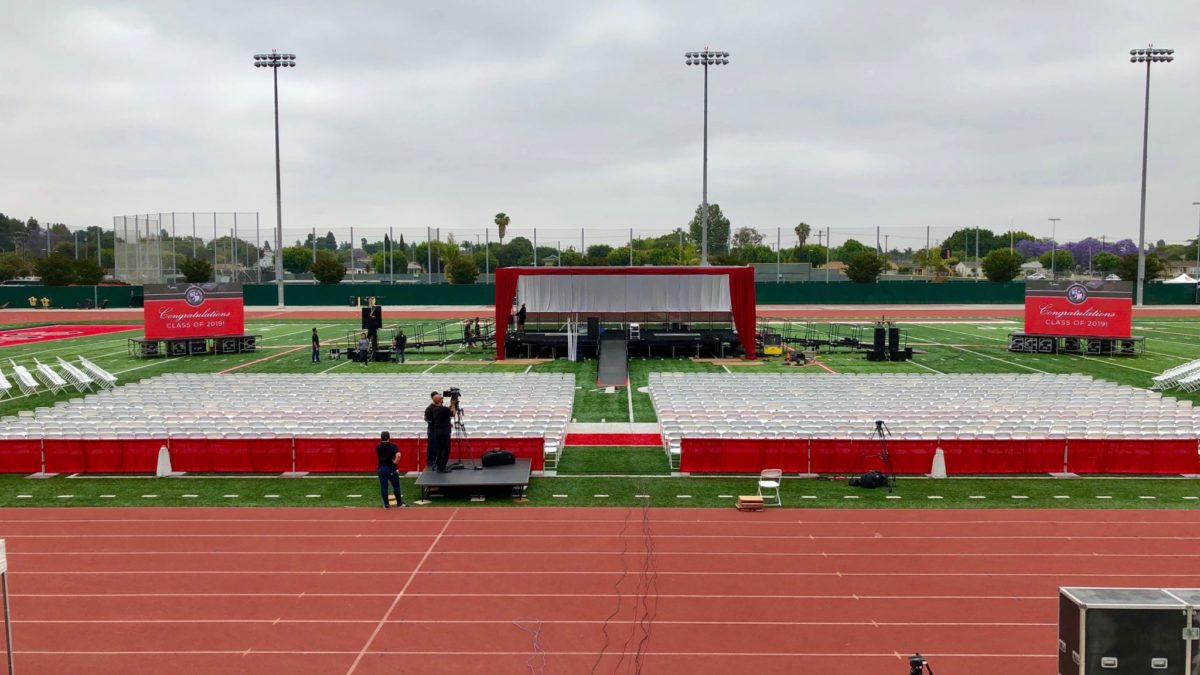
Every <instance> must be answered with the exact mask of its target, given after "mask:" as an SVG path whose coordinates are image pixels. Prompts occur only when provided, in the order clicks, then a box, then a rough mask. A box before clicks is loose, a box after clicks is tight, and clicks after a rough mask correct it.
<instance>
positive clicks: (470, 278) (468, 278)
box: [446, 255, 479, 284]
mask: <svg viewBox="0 0 1200 675" xmlns="http://www.w3.org/2000/svg"><path fill="white" fill-rule="evenodd" d="M446 276H448V277H449V278H450V283H452V284H473V283H475V280H476V279H478V278H479V268H478V267H476V266H475V259H474V258H470V257H467V256H465V255H460V256H459V257H457V258H455V259H454V260H452V261H450V265H449V266H448V267H447V268H446Z"/></svg>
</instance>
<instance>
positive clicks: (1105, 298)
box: [1025, 281, 1133, 338]
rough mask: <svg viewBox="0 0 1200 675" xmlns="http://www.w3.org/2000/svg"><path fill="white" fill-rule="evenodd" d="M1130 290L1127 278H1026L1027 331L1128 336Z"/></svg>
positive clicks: (1131, 303) (1083, 335) (1130, 311)
mask: <svg viewBox="0 0 1200 675" xmlns="http://www.w3.org/2000/svg"><path fill="white" fill-rule="evenodd" d="M1131 290H1132V289H1131V288H1130V284H1129V282H1127V281H1089V282H1036V281H1029V282H1026V287H1025V333H1027V334H1029V335H1071V336H1080V337H1110V338H1123V337H1129V336H1130V334H1131V333H1132V331H1133V297H1132V292H1131Z"/></svg>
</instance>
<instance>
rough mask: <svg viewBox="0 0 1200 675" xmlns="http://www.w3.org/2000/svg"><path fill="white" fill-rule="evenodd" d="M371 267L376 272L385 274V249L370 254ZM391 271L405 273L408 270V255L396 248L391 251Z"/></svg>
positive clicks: (386, 255) (386, 264)
mask: <svg viewBox="0 0 1200 675" xmlns="http://www.w3.org/2000/svg"><path fill="white" fill-rule="evenodd" d="M371 267H372V269H374V270H375V273H376V274H387V273H388V272H389V269H388V254H387V251H376V252H375V253H373V254H372V255H371ZM391 271H393V272H398V273H400V274H405V273H406V272H408V257H407V256H405V255H404V251H401V250H400V249H398V248H397V249H396V250H394V251H392V267H391Z"/></svg>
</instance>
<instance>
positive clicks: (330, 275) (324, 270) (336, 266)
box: [312, 251, 346, 285]
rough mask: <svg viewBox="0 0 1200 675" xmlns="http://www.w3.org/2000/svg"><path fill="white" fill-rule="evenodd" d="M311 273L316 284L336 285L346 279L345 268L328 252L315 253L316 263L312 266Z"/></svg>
mask: <svg viewBox="0 0 1200 675" xmlns="http://www.w3.org/2000/svg"><path fill="white" fill-rule="evenodd" d="M312 273H313V276H314V277H315V278H316V280H317V283H320V284H324V285H330V284H338V283H341V281H342V279H344V278H345V277H346V267H345V265H342V263H341V262H340V261H338V259H337V256H335V255H334V254H332V253H330V252H329V251H317V261H316V262H315V263H313V265H312Z"/></svg>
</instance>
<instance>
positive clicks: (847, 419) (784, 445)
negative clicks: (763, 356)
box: [650, 373, 1200, 473]
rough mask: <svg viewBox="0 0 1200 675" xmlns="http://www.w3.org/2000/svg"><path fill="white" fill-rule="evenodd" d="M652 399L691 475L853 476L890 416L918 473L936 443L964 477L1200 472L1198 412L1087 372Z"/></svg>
mask: <svg viewBox="0 0 1200 675" xmlns="http://www.w3.org/2000/svg"><path fill="white" fill-rule="evenodd" d="M650 395H651V399H652V401H653V403H654V408H655V410H656V412H657V414H658V419H659V422H660V425H661V428H662V435H663V444H664V447H665V448H666V451H667V453H668V456H669V457H670V460H671V465H672V467H673V468H678V469H680V470H683V471H698V472H699V471H715V472H727V471H737V472H753V473H757V472H758V471H760V470H761V469H764V468H769V467H768V464H770V462H771V461H772V460H775V461H777V462H784V461H786V462H787V466H788V467H789V470H794V471H798V472H808V471H817V472H824V471H828V470H844V471H855V470H857V469H858V468H860V467H862V466H865V465H866V464H869V462H865V461H864V458H869V457H870V456H871V455H873V454H877V453H878V447H877V446H878V443H877V441H873V440H872V439H871V434H872V433H873V432H874V430H875V421H876V420H883V421H885V422H886V424H887V426H888V427H889V429H890V431H891V434H892V435H891V438H890V439H889V442H890V444H891V446H892V455H893V459H895V460H896V461H897V467H898V468H897V470H901V468H900V467H903V468H904V469H906V470H909V471H910V472H913V473H925V472H928V471H929V463H928V462H927V459H928V458H931V457H932V454H933V451H934V450H936V448H937V447H939V446H940V447H943V448H944V449H945V450H946V453H947V463H948V465H949V466H950V469H951V471H952V472H955V470H956V469H957V472H959V473H963V472H968V473H1022V472H1042V471H1046V472H1062V471H1111V472H1122V473H1189V472H1192V473H1195V472H1200V454H1198V453H1200V446H1198V444H1197V438H1198V437H1200V409H1197V408H1195V407H1193V406H1192V403H1191V402H1190V401H1186V400H1176V399H1175V398H1172V397H1168V396H1164V395H1163V394H1161V393H1159V392H1155V391H1150V390H1146V389H1138V388H1135V387H1131V386H1126V385H1118V384H1115V383H1111V382H1107V381H1104V380H1097V379H1094V378H1092V377H1090V376H1086V375H1080V374H1065V375H1060V374H1031V375H1016V374H997V375H935V374H929V375H924V374H882V375H880V374H871V375H868V374H860V375H856V374H838V375H823V376H820V377H800V376H796V375H791V374H783V373H779V374H762V375H756V374H733V375H729V374H708V373H652V374H651V375H650ZM689 446H690V448H691V450H692V451H693V452H694V455H693V456H692V457H689ZM771 466H774V465H771ZM868 468H872V467H868Z"/></svg>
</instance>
